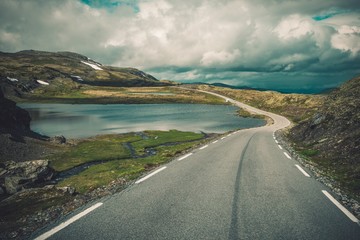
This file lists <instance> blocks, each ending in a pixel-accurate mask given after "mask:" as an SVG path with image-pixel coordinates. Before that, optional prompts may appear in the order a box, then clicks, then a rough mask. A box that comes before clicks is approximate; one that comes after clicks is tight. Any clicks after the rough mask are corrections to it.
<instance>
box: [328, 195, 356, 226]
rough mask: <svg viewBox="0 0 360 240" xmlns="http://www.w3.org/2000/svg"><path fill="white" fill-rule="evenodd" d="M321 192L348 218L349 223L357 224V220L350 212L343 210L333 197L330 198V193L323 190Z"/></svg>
mask: <svg viewBox="0 0 360 240" xmlns="http://www.w3.org/2000/svg"><path fill="white" fill-rule="evenodd" d="M322 192H323V194H325V196H326V197H327V198H328V199H329V200H330V201H332V202H333V203H334V204H335V206H337V207H338V208H339V209H340V210H341V211H342V212H343V213H344V214H345V215H346V216H347V217H348V218H350V220H351V221H353V222H355V223H359V220H358V219H357V218H356V217H355V216H354V215H353V214H352V213H351V212H349V211H348V210H347V209H346V208H344V207H343V206H342V205H341V204H340V203H339V202H338V201H337V200H336V199H335V198H334V197H333V196H331V195H330V193H328V192H327V191H325V190H322Z"/></svg>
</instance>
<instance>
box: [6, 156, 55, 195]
mask: <svg viewBox="0 0 360 240" xmlns="http://www.w3.org/2000/svg"><path fill="white" fill-rule="evenodd" d="M4 165H5V169H4V170H3V172H4V171H5V173H3V174H2V175H1V176H0V178H2V179H3V180H1V179H0V180H1V181H0V183H1V182H3V187H4V188H5V189H6V192H7V193H9V194H14V193H16V192H18V191H20V190H22V189H24V188H30V187H34V186H36V185H37V184H41V183H43V182H46V181H49V180H51V178H52V177H53V175H54V173H55V171H54V170H53V169H52V168H50V167H49V162H48V161H47V160H33V161H26V162H19V163H16V162H13V161H9V162H6V163H5V164H4ZM0 187H1V186H0Z"/></svg>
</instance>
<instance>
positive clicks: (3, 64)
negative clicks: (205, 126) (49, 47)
mask: <svg viewBox="0 0 360 240" xmlns="http://www.w3.org/2000/svg"><path fill="white" fill-rule="evenodd" d="M0 84H1V85H0V86H1V88H2V89H3V91H4V94H5V96H7V97H10V98H11V97H18V98H21V97H26V96H27V95H32V94H33V93H34V90H36V89H39V88H40V89H41V88H44V89H47V90H49V91H60V92H61V91H62V92H67V91H72V90H77V89H79V88H81V86H122V87H141V86H165V85H170V83H169V82H162V81H158V80H157V79H156V78H154V77H153V76H151V75H149V74H146V73H144V72H142V71H140V70H137V69H134V68H118V67H110V66H104V65H102V64H100V63H98V62H96V61H94V60H91V59H89V58H87V57H86V56H83V55H80V54H77V53H71V52H56V53H53V52H42V51H33V50H29V51H21V52H17V53H3V52H0ZM36 93H37V92H36V91H35V94H36Z"/></svg>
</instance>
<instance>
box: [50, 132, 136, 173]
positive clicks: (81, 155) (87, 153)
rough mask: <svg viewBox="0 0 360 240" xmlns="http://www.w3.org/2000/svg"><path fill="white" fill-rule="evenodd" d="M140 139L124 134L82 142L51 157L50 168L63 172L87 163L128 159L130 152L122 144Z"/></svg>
mask: <svg viewBox="0 0 360 240" xmlns="http://www.w3.org/2000/svg"><path fill="white" fill-rule="evenodd" d="M140 139H141V137H140V136H136V135H129V134H125V135H105V136H100V137H97V138H92V139H88V140H84V141H82V142H80V143H78V144H77V145H76V146H74V147H70V148H69V149H68V150H66V151H65V152H63V153H59V154H54V155H53V156H51V157H50V163H51V167H53V168H54V169H55V170H56V171H64V170H67V169H70V168H73V167H75V166H78V165H81V164H84V163H87V162H94V161H106V160H108V161H110V160H117V159H125V158H129V157H130V156H131V155H130V151H129V149H127V148H126V147H125V146H124V145H123V143H125V142H132V141H139V140H140Z"/></svg>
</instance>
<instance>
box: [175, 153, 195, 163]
mask: <svg viewBox="0 0 360 240" xmlns="http://www.w3.org/2000/svg"><path fill="white" fill-rule="evenodd" d="M191 155H192V153H188V154H186V155H184V156H182V157H181V158H179V159H178V161H181V160H184V159H185V158H187V157H189V156H191Z"/></svg>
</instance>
